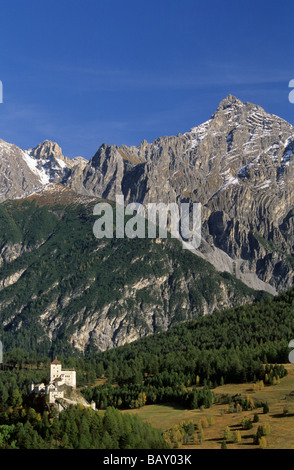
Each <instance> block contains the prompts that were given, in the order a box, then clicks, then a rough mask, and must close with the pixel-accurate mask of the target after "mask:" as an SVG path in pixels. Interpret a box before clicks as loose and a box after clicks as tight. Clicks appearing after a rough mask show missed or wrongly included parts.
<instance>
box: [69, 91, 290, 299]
mask: <svg viewBox="0 0 294 470" xmlns="http://www.w3.org/2000/svg"><path fill="white" fill-rule="evenodd" d="M293 149H294V128H293V126H291V125H290V124H289V123H287V122H286V121H284V120H283V119H280V118H279V117H277V116H274V115H270V114H268V113H266V112H265V111H264V110H263V109H262V108H261V107H259V106H257V105H254V104H251V103H242V102H241V101H240V100H238V99H237V98H235V97H233V96H231V95H229V96H228V97H227V98H226V99H224V100H223V101H222V102H221V103H220V105H219V107H218V109H217V111H216V112H215V114H214V115H213V116H212V117H211V119H209V120H208V121H207V122H205V123H204V124H202V125H200V126H198V127H195V128H192V129H191V131H190V132H187V133H185V134H183V135H178V136H171V137H161V138H159V139H157V140H155V141H154V142H152V143H151V144H149V143H147V142H146V141H143V142H142V143H141V144H140V145H139V146H138V147H136V148H135V147H129V148H128V147H126V146H123V147H121V148H118V147H115V146H111V147H110V146H106V145H103V146H102V147H100V149H99V150H98V152H97V153H96V155H95V156H94V157H93V158H92V159H91V160H90V161H89V163H88V164H87V165H86V166H85V167H84V169H83V175H82V178H78V177H77V176H76V170H73V171H72V174H71V177H70V179H69V180H68V182H67V184H68V185H69V186H71V187H73V188H74V189H75V190H76V191H78V192H80V193H83V194H91V195H97V196H101V197H105V198H110V199H114V197H115V195H116V194H123V195H124V197H125V200H126V202H140V203H143V204H148V202H165V203H169V202H177V203H180V202H187V201H192V202H201V204H202V237H203V239H202V245H201V248H200V251H201V254H202V255H203V256H204V257H205V259H207V260H209V261H210V262H211V263H213V264H214V266H215V267H216V268H217V269H219V270H221V271H222V270H228V271H229V272H231V273H234V274H236V275H237V276H238V277H239V278H241V279H242V280H243V281H244V282H247V283H248V285H252V286H255V287H257V288H258V285H259V284H262V283H263V282H264V283H266V284H267V285H268V287H267V288H268V289H269V290H271V291H272V292H273V291H274V290H283V289H285V288H287V287H289V286H291V285H293V265H294V262H293V253H294V247H293V202H294V194H293V190H294V165H293ZM79 176H80V173H79ZM269 286H272V288H271V287H269Z"/></svg>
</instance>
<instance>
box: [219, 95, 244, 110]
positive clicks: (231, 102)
mask: <svg viewBox="0 0 294 470" xmlns="http://www.w3.org/2000/svg"><path fill="white" fill-rule="evenodd" d="M243 106H244V103H243V102H242V101H241V100H239V99H238V98H236V96H233V95H228V96H226V98H224V99H223V100H222V101H221V102H220V104H219V105H218V108H217V111H221V110H224V109H227V108H230V107H243Z"/></svg>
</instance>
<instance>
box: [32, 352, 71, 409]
mask: <svg viewBox="0 0 294 470" xmlns="http://www.w3.org/2000/svg"><path fill="white" fill-rule="evenodd" d="M67 386H68V387H72V388H74V389H75V388H76V371H75V370H74V369H62V364H61V362H59V361H58V360H57V359H55V360H54V361H53V362H52V363H51V365H50V381H49V384H48V385H45V384H44V383H39V384H35V382H34V381H32V383H31V393H38V394H44V395H48V397H49V403H55V400H56V399H57V398H64V392H65V390H66V388H67Z"/></svg>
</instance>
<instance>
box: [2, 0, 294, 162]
mask: <svg viewBox="0 0 294 470" xmlns="http://www.w3.org/2000/svg"><path fill="white" fill-rule="evenodd" d="M0 6H1V10H0V12H1V28H0V59H1V61H0V80H1V81H2V83H3V95H4V102H3V103H2V104H0V138H2V139H3V140H6V141H8V142H12V143H15V144H16V145H18V146H20V147H21V148H25V149H28V148H31V147H34V146H36V145H38V144H39V143H40V142H42V141H43V140H45V139H50V140H53V141H56V142H58V143H59V145H60V146H61V147H62V149H63V153H64V154H65V155H67V156H69V157H74V156H78V155H82V156H84V157H86V158H90V157H91V156H93V155H94V153H95V152H96V150H97V149H98V147H99V146H100V145H101V144H102V143H104V142H106V143H108V144H116V145H122V144H124V143H125V144H127V145H138V144H139V143H140V142H141V141H142V140H143V139H146V140H148V141H149V142H151V141H152V140H154V139H156V138H157V137H159V136H162V135H175V134H177V133H179V132H181V133H183V132H186V131H188V130H190V128H191V127H193V126H196V125H198V124H200V123H202V122H204V121H206V120H207V119H209V118H210V116H211V114H213V112H214V111H215V109H216V108H217V106H218V103H219V102H220V101H221V100H222V99H223V98H224V97H225V96H226V95H228V94H229V93H231V94H233V95H235V96H237V97H238V98H239V99H241V100H243V101H250V102H253V103H257V104H259V105H261V106H263V107H264V108H265V109H266V111H268V112H270V113H273V114H276V115H279V116H281V117H282V118H284V119H286V120H287V121H289V122H291V123H292V124H294V105H293V104H291V103H290V102H289V100H288V95H289V91H290V89H289V88H288V84H289V81H290V80H291V79H293V78H294V61H293V55H294V54H293V52H294V39H293V17H294V2H293V0H283V1H277V0H275V1H273V0H268V1H264V0H254V1H253V0H246V2H245V1H244V2H241V1H236V0H234V1H233V0H222V1H220V0H212V1H198V0H148V1H146V0H145V1H142V0H58V1H56V0H50V2H49V1H43V0H26V1H24V0H2V1H1V5H0Z"/></svg>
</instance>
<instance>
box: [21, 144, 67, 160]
mask: <svg viewBox="0 0 294 470" xmlns="http://www.w3.org/2000/svg"><path fill="white" fill-rule="evenodd" d="M29 152H30V154H31V155H32V156H33V157H35V158H37V159H42V160H43V159H50V158H61V159H62V160H63V159H64V156H63V154H62V150H61V148H60V147H59V145H58V144H57V143H56V142H52V141H51V140H45V141H44V142H42V143H41V144H39V145H38V146H37V147H35V148H33V149H30V150H29Z"/></svg>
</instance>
